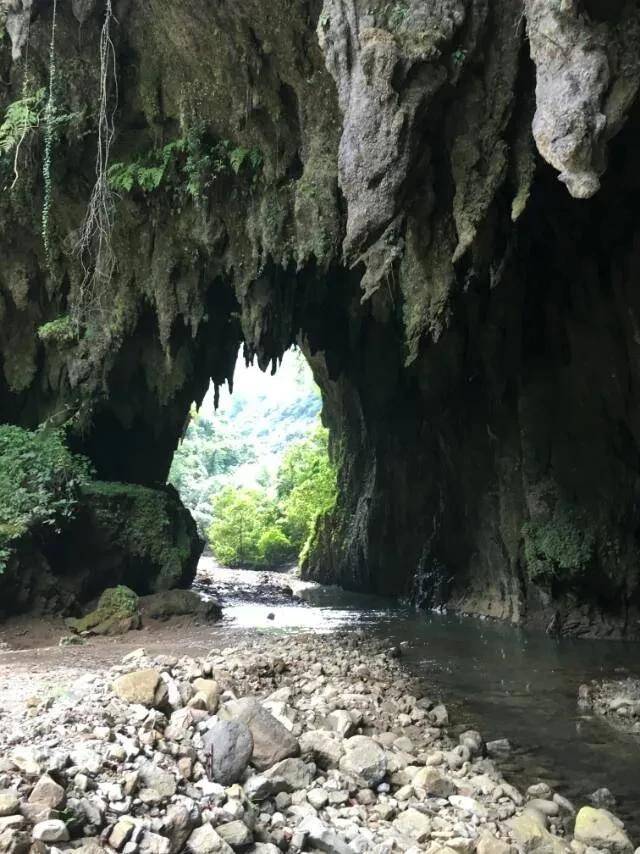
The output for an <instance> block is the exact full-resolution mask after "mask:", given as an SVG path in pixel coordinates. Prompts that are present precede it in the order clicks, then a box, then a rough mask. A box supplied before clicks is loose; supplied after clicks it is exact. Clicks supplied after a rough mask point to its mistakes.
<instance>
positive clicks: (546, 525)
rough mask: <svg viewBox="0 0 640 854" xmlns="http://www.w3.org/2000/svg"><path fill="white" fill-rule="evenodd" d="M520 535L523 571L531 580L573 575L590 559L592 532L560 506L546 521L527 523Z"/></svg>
mask: <svg viewBox="0 0 640 854" xmlns="http://www.w3.org/2000/svg"><path fill="white" fill-rule="evenodd" d="M522 533H523V535H524V551H525V559H526V561H527V571H528V573H529V577H530V578H531V579H532V580H534V581H535V580H545V579H551V578H562V577H564V578H570V577H571V576H575V575H577V574H578V573H580V572H581V571H582V570H584V569H585V568H586V566H587V565H588V564H589V562H590V561H591V559H592V557H593V550H594V546H595V532H594V531H593V529H592V528H591V527H590V526H589V525H587V524H585V520H584V519H582V518H581V517H580V516H579V515H578V514H577V513H576V512H575V511H574V510H573V509H572V508H571V507H568V506H565V505H563V504H562V503H559V504H558V505H557V506H556V508H555V511H554V512H553V514H552V516H551V517H550V518H548V519H541V520H536V521H531V522H527V523H526V524H525V525H524V527H523V530H522Z"/></svg>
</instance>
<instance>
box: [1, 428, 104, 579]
mask: <svg viewBox="0 0 640 854" xmlns="http://www.w3.org/2000/svg"><path fill="white" fill-rule="evenodd" d="M90 476H91V468H90V465H89V462H88V460H86V459H85V458H84V457H80V456H76V455H74V454H72V453H71V452H70V451H69V449H68V448H67V446H66V443H65V437H64V433H63V431H62V430H58V429H53V428H49V427H46V426H45V427H41V428H39V429H38V430H35V431H29V430H24V429H22V428H21V427H15V426H12V425H3V426H0V571H2V570H3V569H4V568H5V565H6V562H7V560H8V559H9V557H10V555H11V550H12V543H13V541H15V540H16V539H17V538H19V537H21V536H23V535H24V534H26V533H27V532H31V531H35V530H36V529H37V528H40V527H42V526H44V527H48V528H52V529H53V530H59V528H60V526H61V524H62V523H63V522H64V521H65V520H67V519H69V518H71V517H72V516H73V514H74V512H75V510H76V506H77V498H78V492H79V488H80V486H81V484H82V483H83V482H85V481H87V480H89V478H90Z"/></svg>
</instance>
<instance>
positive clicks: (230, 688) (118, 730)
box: [0, 632, 634, 854]
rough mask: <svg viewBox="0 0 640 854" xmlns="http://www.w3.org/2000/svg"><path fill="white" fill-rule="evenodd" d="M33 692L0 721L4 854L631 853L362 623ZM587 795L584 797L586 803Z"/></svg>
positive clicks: (141, 659) (620, 831)
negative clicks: (506, 766) (514, 779)
mask: <svg viewBox="0 0 640 854" xmlns="http://www.w3.org/2000/svg"><path fill="white" fill-rule="evenodd" d="M49 685H50V687H49V688H48V690H46V691H42V692H36V693H35V694H34V695H33V696H27V697H26V700H25V701H21V702H20V703H19V704H14V705H13V706H12V707H11V708H9V709H7V711H6V712H5V715H4V718H3V725H2V727H1V728H0V756H1V760H0V790H1V791H0V852H2V854H5V852H6V854H22V852H27V851H30V852H31V854H47V852H51V854H58V852H59V851H67V850H71V849H74V850H77V851H81V852H82V854H101V852H102V851H107V852H111V851H115V852H120V854H179V852H183V851H184V852H188V854H213V852H227V854H230V852H233V851H240V852H247V853H248V854H277V852H279V851H291V852H299V851H309V852H313V851H323V852H336V854H357V852H362V854H364V852H372V854H383V852H384V854H386V852H395V851H404V852H416V851H427V852H431V854H436V852H438V854H471V852H474V851H477V852H478V854H509V852H514V854H515V851H516V850H517V851H523V852H532V851H540V852H545V853H546V854H548V852H550V854H565V852H566V854H596V852H597V851H608V852H611V854H632V852H633V850H634V849H633V845H632V843H631V841H630V840H629V838H628V836H627V834H626V833H625V831H624V828H623V826H622V825H621V823H620V822H619V821H618V820H617V819H616V818H615V817H614V816H613V815H612V814H611V813H610V812H608V811H606V810H604V809H594V808H592V807H583V808H582V809H580V810H579V811H577V814H576V809H575V808H574V806H573V805H572V804H571V803H569V802H568V801H567V800H566V799H565V798H563V797H561V796H560V795H558V794H556V793H554V792H552V791H551V790H550V789H549V788H548V787H547V786H546V785H545V784H540V785H537V786H534V787H532V788H531V789H529V790H528V791H527V792H524V793H523V792H520V791H518V790H517V789H516V788H515V787H514V786H512V785H510V784H509V783H508V782H507V781H506V780H505V779H504V778H503V777H502V775H501V773H500V770H499V760H500V758H501V757H502V756H504V755H506V754H508V751H509V745H508V743H507V742H505V741H503V740H499V741H494V742H492V743H489V744H485V742H484V741H483V739H482V736H481V735H480V733H478V732H475V731H468V732H465V733H463V734H462V735H460V736H459V737H458V738H455V739H453V738H451V737H450V736H449V735H448V725H449V719H448V713H447V709H446V708H445V706H444V705H442V704H440V703H436V702H435V701H433V700H432V699H431V698H430V697H429V696H426V695H425V693H424V690H423V689H421V688H420V686H419V684H418V683H416V682H414V681H413V680H411V679H410V678H409V677H408V676H407V675H406V673H405V672H404V671H403V669H402V665H401V657H400V650H399V649H397V648H390V647H389V645H388V644H386V645H385V644H383V643H381V642H375V641H371V640H369V639H367V638H365V637H364V636H363V635H360V634H359V633H353V632H352V633H349V634H344V635H340V634H334V635H331V636H327V637H319V636H318V635H300V634H297V635H290V636H287V635H277V634H271V635H254V636H253V637H251V638H246V639H241V638H240V639H237V641H236V642H235V643H234V645H233V646H231V647H228V648H222V646H220V647H218V648H217V649H216V650H214V651H212V652H210V653H209V654H204V655H198V656H197V657H196V656H195V655H194V656H193V657H192V656H184V657H178V656H177V655H175V654H172V655H167V654H158V653H157V652H156V651H155V650H154V652H153V654H151V653H147V652H145V650H144V649H142V648H141V649H138V650H133V651H132V652H129V653H128V654H127V655H126V656H125V658H124V660H123V661H122V662H121V663H119V664H117V665H115V666H113V667H111V668H109V669H108V668H106V667H105V668H98V669H92V670H88V671H87V672H86V673H84V674H78V677H77V679H76V680H75V682H74V683H73V685H72V686H71V687H69V688H67V689H65V690H60V691H56V690H55V687H54V686H51V683H49ZM578 806H579V805H578Z"/></svg>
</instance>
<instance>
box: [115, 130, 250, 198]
mask: <svg viewBox="0 0 640 854" xmlns="http://www.w3.org/2000/svg"><path fill="white" fill-rule="evenodd" d="M262 165H263V156H262V152H261V151H260V150H259V149H257V148H243V147H241V146H234V145H233V144H232V143H231V142H230V141H229V140H222V141H211V140H209V139H208V137H207V134H206V129H205V127H204V126H203V125H201V124H200V125H197V126H195V127H194V128H193V129H192V130H190V131H189V132H188V133H187V134H186V136H184V137H182V138H180V139H176V140H173V142H170V143H168V144H167V145H165V146H164V147H163V148H160V149H153V150H152V151H148V152H146V153H144V154H141V155H139V156H138V157H137V158H136V159H135V160H133V161H131V162H129V163H114V164H113V165H112V166H111V167H110V169H109V174H108V178H109V184H110V186H111V188H112V189H113V190H115V191H116V192H119V193H130V192H132V191H133V190H134V189H137V190H140V191H142V192H143V193H153V192H155V191H156V190H159V189H161V188H166V189H174V190H177V191H178V192H180V193H182V194H183V195H186V196H189V197H191V198H192V199H193V200H198V199H201V198H202V197H203V196H204V195H205V194H206V192H207V190H208V189H209V188H210V187H211V185H212V184H213V182H214V181H215V180H216V178H217V177H218V176H220V175H225V174H226V175H235V176H240V177H244V178H247V179H249V181H250V183H251V184H253V183H255V181H256V180H257V178H258V176H259V174H260V171H261V169H262Z"/></svg>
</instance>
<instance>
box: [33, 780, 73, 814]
mask: <svg viewBox="0 0 640 854" xmlns="http://www.w3.org/2000/svg"><path fill="white" fill-rule="evenodd" d="M64 801H65V791H64V789H63V788H62V786H59V785H58V783H56V781H55V780H54V779H53V778H52V777H50V776H49V775H48V774H45V775H44V776H43V777H40V779H39V780H38V782H37V783H36V784H35V786H34V787H33V790H32V792H31V794H30V795H29V803H30V804H42V806H45V807H49V808H50V809H52V810H56V809H58V807H61V806H62V805H63V804H64Z"/></svg>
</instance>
